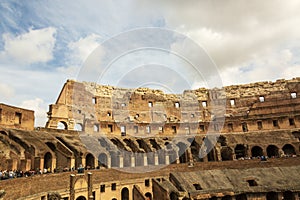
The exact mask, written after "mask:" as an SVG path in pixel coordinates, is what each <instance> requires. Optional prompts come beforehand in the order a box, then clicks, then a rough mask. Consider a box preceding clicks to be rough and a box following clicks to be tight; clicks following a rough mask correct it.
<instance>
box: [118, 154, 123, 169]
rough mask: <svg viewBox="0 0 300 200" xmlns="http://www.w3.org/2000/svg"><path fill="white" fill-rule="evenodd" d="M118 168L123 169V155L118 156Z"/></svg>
mask: <svg viewBox="0 0 300 200" xmlns="http://www.w3.org/2000/svg"><path fill="white" fill-rule="evenodd" d="M119 158H120V166H119V167H120V168H123V167H124V158H123V155H120V157H119Z"/></svg>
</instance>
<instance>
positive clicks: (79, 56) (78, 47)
mask: <svg viewBox="0 0 300 200" xmlns="http://www.w3.org/2000/svg"><path fill="white" fill-rule="evenodd" d="M100 39H101V37H100V36H99V35H96V34H91V35H89V36H87V37H85V38H80V39H79V40H78V41H76V42H70V43H69V44H68V48H69V49H70V51H71V52H70V54H69V60H70V61H69V62H70V63H75V64H77V65H81V64H82V63H83V62H84V61H85V60H86V59H87V57H88V56H89V55H90V54H91V53H92V52H93V51H94V50H95V49H96V48H97V47H98V46H99V44H100Z"/></svg>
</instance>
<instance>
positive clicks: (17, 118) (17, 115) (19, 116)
mask: <svg viewBox="0 0 300 200" xmlns="http://www.w3.org/2000/svg"><path fill="white" fill-rule="evenodd" d="M21 123H22V113H19V112H16V113H15V124H21Z"/></svg>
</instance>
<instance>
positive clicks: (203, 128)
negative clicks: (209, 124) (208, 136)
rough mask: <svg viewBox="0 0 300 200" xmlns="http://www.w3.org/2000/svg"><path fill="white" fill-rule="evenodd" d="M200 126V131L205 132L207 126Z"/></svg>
mask: <svg viewBox="0 0 300 200" xmlns="http://www.w3.org/2000/svg"><path fill="white" fill-rule="evenodd" d="M199 128H200V131H201V132H204V131H205V126H204V125H203V124H200V126H199Z"/></svg>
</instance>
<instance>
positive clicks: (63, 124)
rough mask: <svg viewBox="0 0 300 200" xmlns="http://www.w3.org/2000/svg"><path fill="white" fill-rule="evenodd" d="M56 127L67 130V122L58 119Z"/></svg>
mask: <svg viewBox="0 0 300 200" xmlns="http://www.w3.org/2000/svg"><path fill="white" fill-rule="evenodd" d="M57 129H60V130H68V124H67V122H65V121H59V122H58V123H57Z"/></svg>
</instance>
